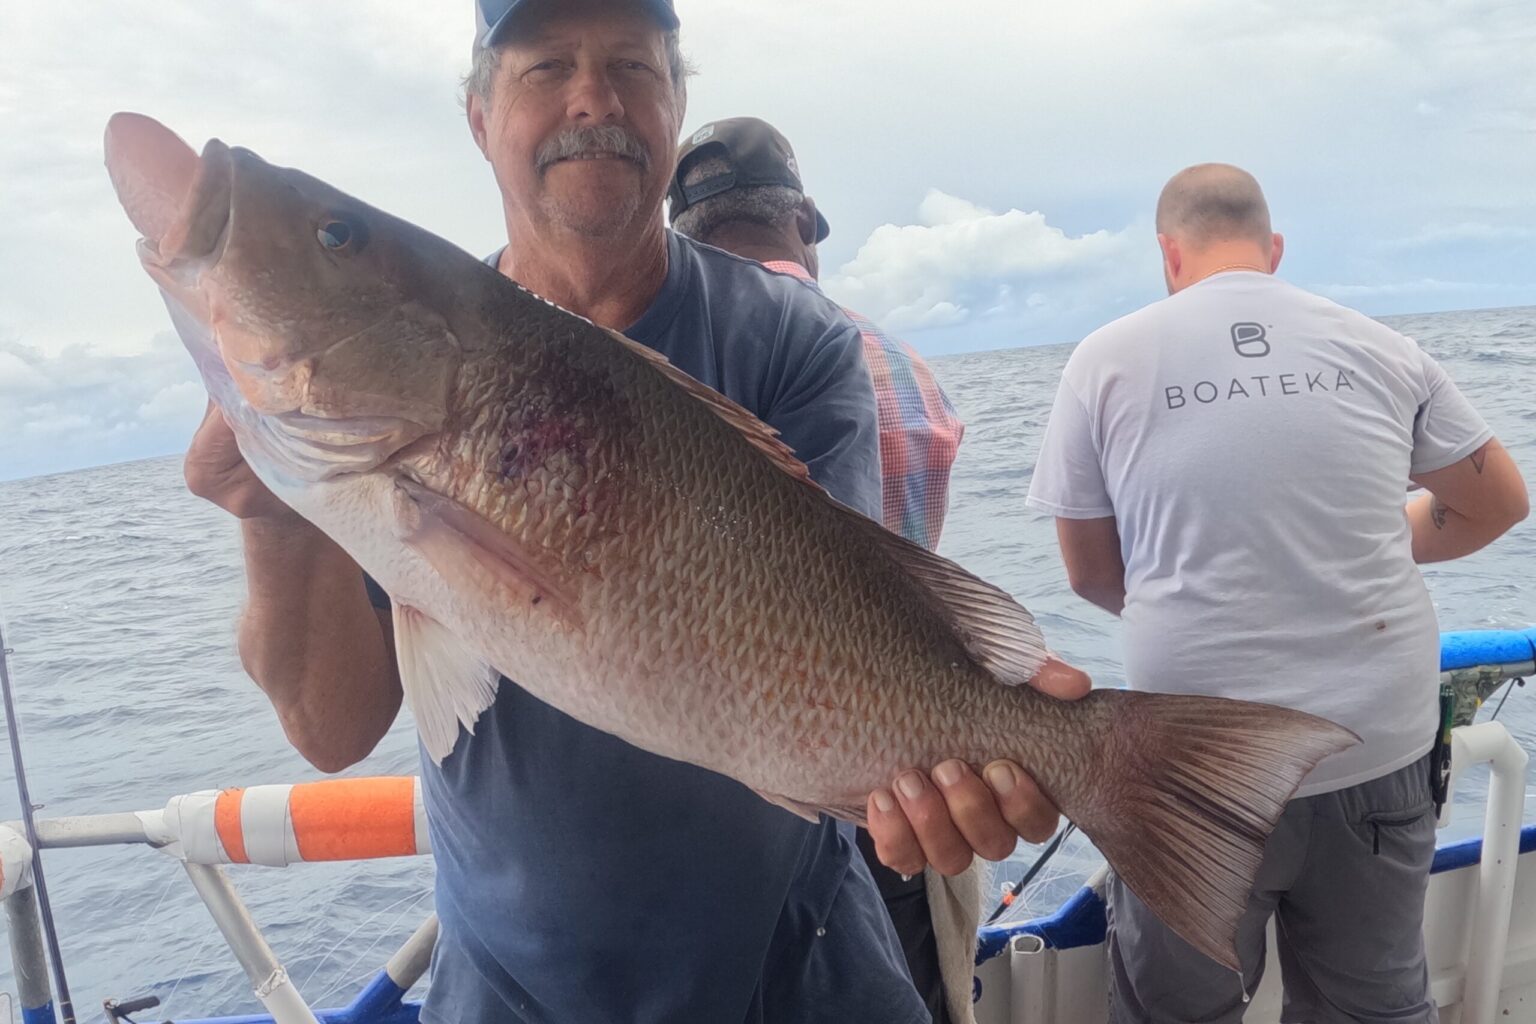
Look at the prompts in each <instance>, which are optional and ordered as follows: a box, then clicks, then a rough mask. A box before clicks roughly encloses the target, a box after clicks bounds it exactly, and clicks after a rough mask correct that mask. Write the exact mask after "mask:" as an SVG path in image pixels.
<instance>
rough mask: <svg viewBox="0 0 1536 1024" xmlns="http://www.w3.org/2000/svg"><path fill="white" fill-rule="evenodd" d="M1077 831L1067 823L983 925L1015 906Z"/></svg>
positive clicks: (1072, 825)
mask: <svg viewBox="0 0 1536 1024" xmlns="http://www.w3.org/2000/svg"><path fill="white" fill-rule="evenodd" d="M1076 831H1077V826H1076V825H1074V824H1072V823H1071V822H1070V821H1069V822H1067V825H1066V827H1065V828H1063V829H1062V830H1061V831H1060V832H1058V833H1056V838H1055V839H1052V840H1051V845H1049V846H1047V847H1046V848H1045V849H1044V850H1042V851H1041V853H1040V856H1039V858H1038V859H1037V860H1036V861H1035V863H1034V864H1032V865H1031V866H1030V868H1029V870H1028V871H1026V872H1024V877H1023V878H1021V879H1019V880H1018V881H1017V882H1015V883H1014V885H1013V888H1012V889H1010V890H1008V892H1007V893H1005V894H1004V896H1003V898H1002V900H1001V901H1000V902H999V903H998V904H997V909H996V910H994V911H992V914H991V916H989V917H988V918H987V919H986V920H985V921H984V922H982V923H983V924H991V923H992V922H994V921H996V920H997V919H998V918H1000V917H1002V916H1003V911H1005V910H1007V909H1008V908H1009V907H1011V906H1013V901H1014V900H1016V899H1018V898H1019V894H1020V893H1022V892H1023V891H1024V888H1025V886H1027V885H1029V883H1030V882H1033V881H1034V880H1035V876H1036V875H1038V874H1039V873H1040V872H1041V871H1042V870H1043V869H1044V868H1045V866H1046V864H1048V863H1050V860H1051V858H1052V857H1054V856H1056V851H1058V850H1060V849H1061V844H1062V843H1064V842H1066V841H1067V837H1068V836H1070V835H1071V834H1072V833H1073V832H1076Z"/></svg>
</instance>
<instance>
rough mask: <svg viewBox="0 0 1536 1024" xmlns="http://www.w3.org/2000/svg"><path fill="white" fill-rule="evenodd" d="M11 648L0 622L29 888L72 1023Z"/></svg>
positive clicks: (1, 683)
mask: <svg viewBox="0 0 1536 1024" xmlns="http://www.w3.org/2000/svg"><path fill="white" fill-rule="evenodd" d="M10 655H11V649H10V648H9V647H7V646H5V626H4V624H3V623H0V694H3V696H4V698H5V727H6V730H7V731H8V732H9V733H10V736H11V761H12V762H13V763H14V764H15V766H16V791H17V793H18V794H19V795H20V797H21V820H22V822H23V823H24V824H25V825H26V829H27V845H29V846H31V847H32V889H33V891H34V892H36V893H37V907H38V912H39V913H40V914H41V916H42V919H43V938H44V940H45V941H46V942H47V943H48V960H49V963H50V964H51V965H52V967H53V987H54V988H55V989H56V990H57V992H56V994H55V998H56V999H57V1001H58V1003H57V1005H58V1010H59V1013H60V1015H61V1016H62V1018H63V1024H75V1004H74V1003H73V1002H71V1001H70V998H69V981H68V980H67V979H66V978H65V977H64V958H63V955H62V954H61V953H60V952H59V933H58V930H57V929H55V928H54V926H53V907H52V906H51V905H50V904H49V903H48V883H47V882H46V881H45V880H44V879H43V849H42V846H41V845H39V844H38V841H37V820H36V818H35V816H34V811H33V807H32V794H31V792H30V791H29V790H28V789H27V769H26V766H25V765H24V764H22V759H21V735H20V732H19V731H18V729H17V724H16V701H15V698H14V697H12V695H11V669H10V660H9V659H10Z"/></svg>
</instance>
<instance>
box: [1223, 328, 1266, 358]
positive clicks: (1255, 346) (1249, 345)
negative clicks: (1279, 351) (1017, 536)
mask: <svg viewBox="0 0 1536 1024" xmlns="http://www.w3.org/2000/svg"><path fill="white" fill-rule="evenodd" d="M1232 347H1233V348H1235V349H1237V354H1238V355H1240V356H1247V357H1248V358H1249V359H1261V358H1263V357H1264V356H1267V355H1269V339H1268V338H1267V337H1265V336H1264V325H1263V324H1254V323H1239V324H1233V325H1232Z"/></svg>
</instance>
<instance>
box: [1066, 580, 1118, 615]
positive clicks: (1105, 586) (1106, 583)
mask: <svg viewBox="0 0 1536 1024" xmlns="http://www.w3.org/2000/svg"><path fill="white" fill-rule="evenodd" d="M1072 589H1073V590H1074V591H1076V592H1077V596H1078V597H1081V598H1082V599H1083V600H1085V601H1087V602H1088V603H1089V604H1095V605H1098V606H1099V607H1100V608H1103V609H1104V610H1105V611H1107V612H1109V614H1111V615H1116V616H1118V615H1119V614H1120V613H1121V612H1123V611H1125V580H1124V579H1121V580H1119V581H1111V580H1102V581H1097V582H1083V583H1080V584H1077V585H1074V586H1073V588H1072Z"/></svg>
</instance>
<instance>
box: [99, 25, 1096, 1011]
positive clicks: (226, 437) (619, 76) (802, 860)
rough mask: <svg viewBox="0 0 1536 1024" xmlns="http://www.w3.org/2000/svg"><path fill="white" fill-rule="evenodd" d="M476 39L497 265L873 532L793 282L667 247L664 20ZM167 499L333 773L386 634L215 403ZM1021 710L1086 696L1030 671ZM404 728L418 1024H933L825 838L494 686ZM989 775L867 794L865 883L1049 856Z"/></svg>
mask: <svg viewBox="0 0 1536 1024" xmlns="http://www.w3.org/2000/svg"><path fill="white" fill-rule="evenodd" d="M477 15H478V20H479V25H478V32H477V37H476V40H475V47H474V51H475V54H474V70H473V72H472V74H471V76H470V78H469V80H468V118H469V125H470V129H471V131H472V133H473V136H474V140H475V143H476V145H477V146H478V147H479V148H480V150H481V152H482V153H483V154H484V156H485V158H486V159H487V160H488V161H489V163H490V165H491V169H492V171H493V173H494V175H495V177H496V181H497V183H498V186H499V188H500V191H501V195H502V201H503V213H504V217H505V221H506V226H507V237H508V241H509V244H508V245H507V247H506V248H505V249H503V250H502V251H501V252H500V253H499V254H498V255H497V256H496V257H495V260H496V266H497V267H498V269H500V270H501V271H502V273H504V274H506V275H507V276H509V277H512V278H514V279H515V280H517V281H518V282H520V283H521V284H523V285H524V286H525V287H527V288H528V289H530V290H531V291H534V292H536V293H538V294H539V295H542V296H544V297H546V298H548V299H549V300H550V301H552V302H555V303H558V304H559V305H561V306H563V307H565V308H567V309H569V310H572V311H574V312H576V313H579V314H581V315H583V316H585V317H587V318H589V319H590V320H592V321H594V322H595V323H597V324H599V325H605V326H607V327H611V328H613V329H622V330H624V331H625V332H626V333H627V334H628V335H629V336H630V337H631V338H633V339H635V340H636V341H639V342H641V343H642V344H645V345H649V346H651V347H652V348H654V349H656V350H657V351H659V352H661V353H663V354H664V355H666V356H667V357H668V358H669V359H670V360H671V361H672V362H673V363H675V364H676V365H677V366H679V367H681V368H682V369H684V370H686V371H687V372H688V373H689V374H691V375H692V376H694V377H696V378H697V379H698V380H700V381H702V382H704V383H705V384H707V385H709V386H710V387H713V388H715V389H717V390H719V391H721V392H723V393H724V394H726V395H728V396H729V397H730V398H732V399H734V400H735V401H736V402H739V403H740V404H741V405H743V406H745V407H746V408H747V409H748V410H751V411H752V412H753V413H755V414H756V415H757V416H759V417H760V418H761V419H762V420H764V421H765V422H767V423H768V424H770V425H771V426H773V427H775V428H777V430H778V431H779V432H780V434H781V435H782V437H783V439H784V440H785V442H787V443H788V444H789V445H790V446H791V447H792V448H793V449H794V450H795V453H796V455H797V456H798V457H799V458H800V459H802V460H803V461H804V462H805V463H806V464H807V465H808V466H809V468H810V472H811V474H812V476H813V477H815V478H816V479H817V480H818V481H819V482H820V483H821V484H822V485H824V486H825V487H826V488H827V489H828V490H829V491H831V493H832V494H833V495H835V496H837V497H838V498H840V499H841V500H842V501H843V502H845V503H846V504H848V505H850V506H852V507H853V508H855V509H858V510H860V511H864V512H866V513H868V514H877V513H878V511H879V503H880V481H879V472H880V464H879V453H878V449H877V443H876V422H875V405H874V399H873V397H872V394H871V391H870V385H869V380H868V376H867V373H866V370H865V367H864V364H863V362H862V359H861V356H860V348H859V345H860V342H859V336H858V332H857V330H856V329H855V328H854V327H853V325H851V324H850V323H849V322H848V320H847V319H846V317H844V316H843V315H842V314H841V313H840V312H839V311H838V310H837V309H836V308H835V307H834V306H833V305H832V304H831V303H830V302H827V301H825V300H823V299H821V298H820V297H819V296H817V295H815V294H814V293H813V292H811V291H810V290H808V289H805V288H802V287H800V286H799V285H798V284H797V283H796V282H793V281H790V280H788V279H785V278H778V277H774V276H772V275H769V274H767V273H766V272H764V271H762V270H761V269H760V268H757V267H756V266H752V265H749V264H747V263H746V262H744V261H739V260H734V259H732V258H730V257H727V256H725V255H723V254H720V253H717V252H714V251H712V250H708V249H706V248H703V247H700V246H696V245H694V244H692V243H689V242H687V241H686V240H684V239H681V238H679V237H678V236H676V235H674V234H672V233H670V232H668V231H667V230H666V228H665V224H664V220H663V217H662V200H663V197H664V195H665V193H666V190H667V185H668V182H669V180H670V176H671V171H672V153H673V144H674V140H675V139H676V138H677V136H678V134H679V130H680V128H681V125H682V121H683V115H684V110H685V100H686V89H685V78H686V74H687V72H686V67H685V64H684V62H683V59H682V57H681V55H680V51H679V49H678V21H677V18H676V15H675V13H674V12H673V10H672V7H671V4H670V2H665V0H649V2H641V0H632V2H621V0H561V2H558V3H557V2H554V0H510V2H509V0H480V2H479V3H478V4H477ZM120 191H122V189H121V188H120ZM341 223H343V226H342V227H340V228H337V229H335V230H334V231H333V235H347V234H348V232H349V231H350V230H351V229H350V228H348V227H346V226H345V223H344V222H341ZM321 230H322V233H323V232H324V231H325V230H326V228H325V226H324V225H322V228H321ZM332 241H333V242H335V243H337V245H338V246H339V247H340V248H343V249H344V248H346V247H347V246H348V245H349V244H351V243H352V241H353V239H352V238H350V237H333V238H332ZM551 429H554V428H553V427H551ZM546 440H547V439H546ZM522 456H528V452H527V451H526V450H525V451H524V452H523V453H522ZM522 456H518V455H516V454H514V455H509V456H508V457H509V458H514V459H516V458H519V457H522ZM530 457H531V456H530ZM187 479H188V483H189V485H190V486H191V488H192V489H193V491H194V492H196V493H198V494H200V495H202V496H204V497H206V498H208V499H209V500H211V501H214V502H215V503H217V504H219V505H221V506H222V507H224V508H226V509H228V510H229V511H231V512H232V513H234V514H235V515H237V516H239V517H240V518H241V520H242V524H243V531H244V543H245V554H246V566H247V576H248V585H249V589H250V602H249V606H248V608H247V610H246V613H245V615H244V618H243V619H242V622H241V628H240V648H241V654H242V657H243V659H244V661H245V664H246V666H247V668H248V669H249V671H250V673H251V675H252V676H253V677H254V678H255V679H256V680H257V681H258V683H259V684H260V685H261V686H262V688H263V689H264V690H265V691H266V693H267V694H268V696H269V697H270V698H271V700H272V703H273V705H274V707H275V708H276V709H277V712H278V714H279V716H280V718H281V720H282V723H283V726H284V729H285V730H286V732H287V734H288V736H289V738H290V739H291V741H292V742H293V743H294V744H295V746H297V747H298V748H299V750H300V751H301V752H302V753H304V755H305V756H306V757H308V758H309V759H310V760H311V761H312V762H314V763H315V764H316V765H317V766H319V767H320V768H322V769H324V770H327V771H339V770H342V769H344V768H346V767H348V766H350V765H352V764H355V763H356V762H358V761H359V760H360V759H362V758H363V757H365V756H366V755H367V754H368V753H369V752H370V751H371V750H372V749H373V748H374V746H375V744H377V743H378V741H379V740H380V738H382V737H383V735H384V733H385V732H386V730H387V729H388V728H389V727H390V725H391V723H392V722H393V721H394V719H395V716H396V714H397V713H398V710H399V708H400V704H401V699H402V686H401V677H400V673H399V670H398V666H397V663H396V658H395V654H394V648H395V644H394V640H395V637H394V632H395V627H396V625H397V624H398V622H399V621H400V620H398V619H395V620H392V618H391V615H390V612H389V608H388V600H387V599H386V598H384V597H383V595H382V593H381V592H379V591H378V590H377V588H374V590H373V593H372V598H373V600H372V602H370V592H369V590H368V589H365V585H364V584H365V579H364V576H363V574H362V573H361V572H360V570H359V568H358V566H357V565H356V564H355V562H354V561H353V560H352V558H351V557H349V555H348V554H347V553H346V552H345V551H343V550H342V548H341V547H339V546H338V545H337V544H335V543H334V542H332V541H331V540H329V539H328V538H327V537H326V536H325V535H324V534H322V533H321V532H320V531H319V530H317V529H316V528H314V527H313V526H311V525H309V523H307V522H306V521H305V520H303V519H300V518H298V517H297V516H296V515H294V514H293V513H292V512H291V511H289V509H288V508H287V506H286V505H285V504H284V503H283V502H281V501H279V500H278V499H277V498H276V497H274V496H273V494H272V493H271V492H270V491H269V490H268V489H267V488H266V487H265V486H264V485H263V484H262V483H261V482H260V481H259V480H258V479H257V478H256V477H255V475H254V474H253V473H252V472H251V470H250V469H249V467H247V466H246V464H245V463H244V461H243V460H242V459H241V456H240V454H239V451H238V449H237V448H236V446H235V441H234V437H233V435H232V433H231V431H230V428H229V426H228V425H227V424H226V422H225V419H224V417H223V416H222V415H221V414H220V412H219V411H218V410H216V409H214V408H212V407H210V412H209V415H208V417H207V419H206V420H205V422H204V424H203V426H202V427H201V429H200V430H199V431H198V434H197V436H196V438H195V439H194V441H193V445H192V448H191V450H190V451H189V453H188V456H187ZM1048 666H1049V663H1048ZM1037 684H1038V685H1041V686H1042V687H1043V688H1046V689H1048V690H1053V691H1054V692H1055V693H1056V694H1057V695H1059V696H1069V697H1071V696H1080V695H1081V694H1082V693H1083V692H1084V690H1085V688H1086V687H1085V680H1083V679H1082V677H1081V676H1080V675H1078V674H1075V673H1073V672H1070V671H1064V670H1063V671H1057V670H1053V669H1049V667H1048V670H1044V671H1042V673H1041V676H1040V677H1037ZM488 699H489V698H488ZM416 710H417V717H418V721H419V722H420V723H421V724H422V731H423V736H424V740H425V745H426V747H427V750H428V753H429V754H431V755H432V756H431V757H429V758H427V759H424V764H423V777H424V788H425V792H426V795H427V803H428V811H429V816H430V821H431V827H432V835H433V844H434V849H435V852H436V855H437V862H438V876H437V905H438V910H439V914H440V917H441V920H442V933H441V939H440V941H439V946H438V950H437V953H436V957H435V961H434V978H433V986H432V989H431V993H430V995H429V997H428V1004H427V1009H426V1011H425V1014H424V1019H427V1020H432V1021H445V1022H446V1021H453V1022H469V1021H507V1020H514V1021H528V1022H534V1021H538V1022H571V1021H582V1022H607V1021H614V1022H617V1021H633V1022H657V1024H660V1022H663V1021H668V1022H670V1021H690V1022H692V1021H698V1022H717V1021H718V1022H731V1024H733V1022H735V1021H797V1022H814V1021H829V1022H831V1021H839V1022H857V1021H868V1022H871V1024H876V1022H878V1024H902V1022H908V1021H911V1022H914V1024H916V1022H919V1021H926V1020H927V1019H928V1015H927V1012H926V1010H925V1009H924V1008H923V1006H922V1003H921V1002H920V1000H919V999H918V997H917V995H916V993H915V992H914V991H913V989H912V985H911V983H910V980H909V979H908V977H907V973H906V970H905V967H904V965H903V964H902V962H901V954H900V950H899V947H898V946H897V945H896V942H895V940H894V937H893V936H892V934H891V929H890V925H889V922H888V921H887V920H886V919H885V917H884V915H883V911H882V909H881V906H880V901H879V897H878V894H877V893H876V890H875V887H874V885H873V883H872V882H871V880H870V876H869V874H868V871H867V869H866V868H865V867H864V865H863V863H862V862H861V860H860V858H859V857H858V856H857V854H856V852H855V850H854V847H853V843H852V829H851V828H850V827H849V826H847V825H846V824H842V823H834V822H833V821H831V820H830V819H828V818H826V817H823V818H821V820H820V821H819V822H814V823H813V822H811V821H807V820H802V819H801V818H797V817H795V816H793V815H791V814H788V813H785V812H784V811H782V810H780V809H778V808H776V807H773V806H772V805H770V804H769V803H767V802H764V801H763V800H760V799H759V798H758V796H756V795H754V794H753V793H752V792H751V791H750V790H748V789H746V788H744V787H743V786H741V785H739V784H737V783H735V782H733V781H731V780H729V779H727V778H724V777H723V776H720V775H716V774H714V773H712V772H709V771H706V770H703V769H701V768H697V767H695V766H693V765H690V764H684V763H681V762H679V761H673V760H669V759H667V758H664V757H660V756H657V755H655V754H652V753H647V752H645V751H642V750H640V749H638V748H636V747H634V746H631V745H629V744H627V743H625V742H623V741H622V740H619V739H617V738H615V737H614V736H611V735H609V734H608V733H605V732H600V731H598V730H596V729H593V728H590V727H589V726H587V725H585V724H582V723H581V722H578V721H577V720H576V719H575V718H572V717H570V716H568V715H566V714H563V713H561V712H560V711H557V710H555V709H554V708H552V707H550V706H549V705H547V704H544V703H542V702H540V701H539V700H537V699H535V698H533V697H532V696H531V695H529V694H528V693H526V692H525V691H523V690H522V689H520V688H519V687H518V686H516V685H513V684H512V683H510V682H508V681H507V680H505V679H503V680H501V681H500V684H499V687H498V688H496V689H495V690H494V698H493V702H491V703H490V704H489V707H488V708H487V709H486V710H485V711H484V713H483V715H481V717H480V718H479V721H478V723H477V724H475V726H474V728H473V729H472V734H471V732H470V731H462V732H461V731H460V728H459V720H460V718H462V715H460V717H459V718H456V717H454V709H451V708H450V709H447V712H446V718H443V719H440V720H437V721H438V722H439V724H438V725H437V726H435V727H434V726H433V725H432V723H431V722H430V721H428V720H427V717H428V716H425V715H424V713H423V709H422V707H420V706H418V707H417V708H416ZM469 720H470V721H473V717H472V716H471V717H470V719H469ZM443 722H446V725H444V724H442V723H443ZM986 776H987V779H988V780H989V781H991V782H992V783H993V784H992V785H991V786H990V787H989V786H988V785H987V784H986V783H984V782H983V781H982V779H981V778H980V777H978V775H977V774H976V773H975V772H974V771H973V770H972V769H971V768H970V767H968V766H967V765H966V764H965V763H964V762H962V761H954V762H950V763H948V764H947V765H943V766H940V767H939V768H938V769H937V770H935V771H934V773H933V777H932V778H930V777H929V776H928V775H926V774H924V773H920V772H915V771H914V772H908V773H905V774H903V775H902V776H901V777H900V778H899V779H897V780H895V781H894V783H893V785H892V786H891V787H890V788H889V789H884V790H879V791H877V792H875V793H873V794H871V795H870V799H869V805H868V808H867V810H868V816H869V820H870V828H871V831H872V832H873V834H874V835H875V836H876V839H877V842H878V843H879V845H880V848H881V851H882V853H883V854H884V856H885V858H886V860H887V861H888V862H889V863H891V864H892V865H893V866H894V867H896V868H898V869H899V870H902V871H906V872H909V873H915V872H917V871H920V870H921V869H922V868H923V867H924V866H925V864H927V863H929V862H932V863H933V864H934V865H935V866H936V867H938V868H940V869H942V870H945V871H951V872H953V871H958V870H961V869H962V868H964V867H966V866H967V865H968V864H969V863H970V862H971V859H972V857H973V856H974V855H975V854H976V853H981V854H984V855H986V856H990V857H993V858H1000V857H1002V856H1005V855H1006V854H1007V853H1008V852H1009V851H1010V850H1011V849H1012V847H1013V845H1014V843H1015V841H1016V839H1017V837H1019V836H1024V837H1026V838H1030V839H1035V840H1038V839H1040V838H1042V837H1043V836H1045V835H1047V834H1049V831H1050V830H1051V828H1052V827H1053V824H1054V821H1055V817H1056V812H1055V809H1054V808H1053V807H1051V806H1050V805H1049V804H1048V803H1047V802H1046V801H1045V800H1044V799H1043V798H1042V797H1041V796H1040V794H1039V791H1038V789H1036V787H1035V785H1034V783H1033V782H1032V781H1031V780H1030V778H1029V776H1027V775H1026V774H1025V773H1024V772H1023V771H1022V770H1021V769H1020V768H1019V767H1018V766H1017V765H1014V764H1012V763H1009V762H998V763H995V764H993V765H991V766H989V767H988V769H987V771H986ZM934 779H938V780H940V781H939V782H935V781H934Z"/></svg>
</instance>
